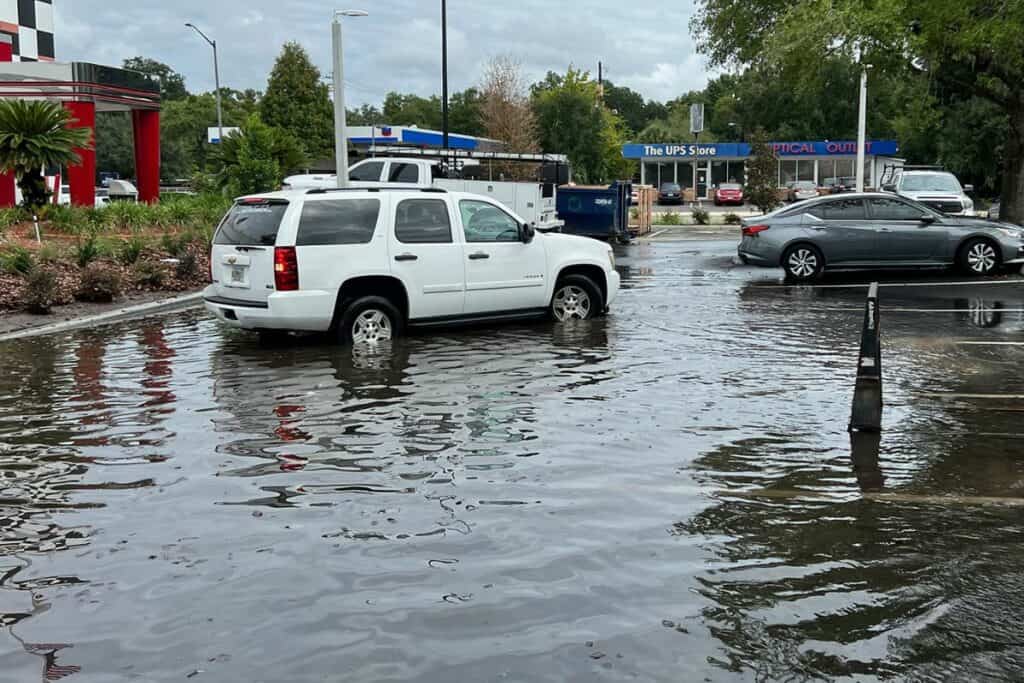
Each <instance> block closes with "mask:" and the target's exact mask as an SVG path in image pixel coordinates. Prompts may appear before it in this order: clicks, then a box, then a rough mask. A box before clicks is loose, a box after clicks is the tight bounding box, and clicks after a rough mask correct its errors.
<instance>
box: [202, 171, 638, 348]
mask: <svg viewBox="0 0 1024 683" xmlns="http://www.w3.org/2000/svg"><path fill="white" fill-rule="evenodd" d="M210 262H211V271H212V279H213V284H211V285H210V286H209V287H207V288H206V290H205V291H204V292H203V298H204V300H205V304H206V308H207V309H208V310H209V311H210V312H212V313H213V314H214V315H215V316H217V318H219V319H220V320H222V321H224V322H225V323H227V324H229V325H233V326H235V327H240V328H243V329H247V330H255V331H257V332H260V333H261V336H264V337H274V336H279V335H280V333H281V332H287V331H310V332H327V331H330V332H333V333H334V334H335V335H336V336H337V338H338V339H339V341H341V342H343V343H348V342H356V343H362V342H369V343H375V342H380V341H384V340H387V339H390V338H392V337H394V336H397V335H400V334H401V333H402V332H403V330H404V329H405V328H406V327H407V326H424V325H437V324H445V323H455V322H467V321H473V320H490V319H497V318H527V317H533V316H544V315H549V316H551V317H552V318H554V319H556V320H559V321H567V320H571V319H588V318H593V317H595V316H597V315H600V314H602V313H604V311H605V310H606V309H607V307H608V306H609V304H611V303H612V302H613V301H614V300H615V297H616V295H617V294H618V291H619V275H618V273H617V272H616V271H615V259H614V256H613V254H612V249H611V247H610V246H609V245H607V244H605V243H603V242H598V241H595V240H591V239H588V238H584V237H576V236H570V235H562V234H556V233H543V232H538V231H536V230H535V229H534V228H533V226H532V225H530V224H528V223H526V222H524V221H523V220H522V219H521V218H519V217H518V216H516V215H515V214H513V213H511V212H510V211H509V210H508V209H506V208H505V207H503V206H502V205H501V204H499V203H498V202H497V201H495V200H492V199H490V198H489V197H484V196H481V195H474V194H469V193H463V192H447V191H445V190H440V189H437V188H386V187H382V188H352V189H334V190H327V189H324V190H308V191H294V190H293V191H283V192H273V193H268V194H262V195H256V196H251V197H243V198H241V199H238V200H237V201H236V202H235V204H234V206H233V207H232V208H231V209H230V210H229V211H228V214H227V215H226V216H225V217H224V219H223V221H221V224H220V226H219V228H218V229H217V232H216V234H215V236H214V240H213V247H212V253H211V259H210Z"/></svg>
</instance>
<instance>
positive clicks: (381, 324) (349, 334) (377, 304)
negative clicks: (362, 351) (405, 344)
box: [337, 296, 405, 344]
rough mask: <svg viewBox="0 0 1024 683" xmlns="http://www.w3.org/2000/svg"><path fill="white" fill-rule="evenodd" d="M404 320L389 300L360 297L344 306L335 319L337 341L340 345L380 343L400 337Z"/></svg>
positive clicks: (375, 297)
mask: <svg viewBox="0 0 1024 683" xmlns="http://www.w3.org/2000/svg"><path fill="white" fill-rule="evenodd" d="M404 329H405V320H404V319H403V318H402V314H401V312H400V311H399V310H398V308H397V307H396V306H395V305H394V304H393V303H391V301H389V300H388V299H385V298H384V297H381V296H364V297H360V298H358V299H356V300H354V301H352V302H351V303H349V304H348V306H347V307H346V308H345V312H344V313H343V314H342V316H341V320H340V321H339V322H338V327H337V335H338V340H339V341H340V342H341V343H343V344H379V343H381V342H387V341H391V340H392V339H394V338H395V337H398V336H401V334H402V332H403V331H404Z"/></svg>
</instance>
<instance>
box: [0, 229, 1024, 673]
mask: <svg viewBox="0 0 1024 683" xmlns="http://www.w3.org/2000/svg"><path fill="white" fill-rule="evenodd" d="M734 250H735V241H733V240H728V239H726V240H705V241H663V240H653V241H644V242H639V243H636V244H634V245H631V246H627V247H622V248H619V250H618V264H619V269H620V271H621V274H622V276H623V286H624V289H623V292H622V294H621V297H620V299H619V301H618V302H616V305H615V306H614V308H613V309H612V311H611V314H610V315H609V316H607V317H606V318H603V319H599V320H594V321H588V322H585V323H578V324H574V325H568V326H557V325H554V324H550V323H544V322H541V323H536V324H528V325H523V324H516V325H507V326H497V327H488V328H469V329H459V330H445V331H442V332H440V333H437V332H435V333H431V334H429V335H427V334H420V335H416V336H413V337H411V338H409V339H405V340H402V341H400V342H398V343H396V344H394V345H393V346H391V347H388V348H384V349H379V350H377V351H372V352H371V351H367V350H353V349H341V348H336V347H333V346H331V345H329V344H327V343H325V342H323V340H318V339H315V338H314V339H309V340H305V341H302V342H297V343H295V344H293V345H290V346H287V347H277V348H266V347H261V346H260V345H258V344H257V342H256V340H255V338H254V337H253V336H251V335H248V334H245V333H241V332H237V331H233V330H229V329H227V328H224V327H221V326H219V325H218V324H217V323H216V322H215V321H213V320H212V319H210V318H209V317H208V316H207V315H206V314H205V313H203V312H201V311H196V310H192V311H186V312H180V313H176V314H171V315H166V316H156V317H152V318H148V319H144V320H135V321H129V322H123V323H119V324H116V325H111V326H106V327H100V328H94V329H89V330H80V331H75V332H70V333H66V334H62V335H55V336H48V337H39V338H34V339H28V340H19V341H14V342H8V343H4V344H0V359H2V361H3V362H2V363H0V482H2V484H0V681H4V682H6V681H11V682H17V683H21V682H22V681H33V680H35V681H38V680H69V681H75V682H79V681H81V682H85V681H90V682H91V681H95V682H100V681H102V682H104V683H107V682H110V681H136V680H141V681H178V680H198V681H201V680H210V681H322V680H345V681H348V680H352V681H601V680H607V681H618V680H644V681H701V680H707V681H751V680H757V681H775V680H787V681H803V680H808V681H810V680H843V679H845V680H858V681H869V680H935V681H940V680H941V681H945V680H1021V679H1022V678H1024V628H1022V626H1021V624H1022V623H1024V598H1022V597H1021V596H1022V595H1024V590H1022V589H1024V572H1022V570H1021V566H1022V560H1024V550H1022V547H1024V546H1022V545H1021V541H1022V540H1024V516H1022V513H1024V449H1022V447H1021V438H1022V436H1024V428H1022V427H1021V425H1022V424H1024V422H1022V417H1024V373H1022V372H1021V364H1022V362H1024V345H1022V344H1024V280H1022V279H1021V277H1020V276H1006V277H1002V278H996V279H992V280H985V281H980V282H976V281H968V280H965V279H964V278H962V277H960V276H958V275H956V274H953V273H945V272H927V273H885V274H878V275H875V276H872V277H868V276H860V275H859V276H851V275H830V276H829V277H828V278H826V280H825V281H823V282H822V283H821V285H820V286H815V287H793V286H790V285H788V284H786V283H785V282H783V281H782V279H781V272H780V271H774V270H760V269H755V268H750V267H746V266H740V265H737V264H736V262H735V261H734V259H733V254H734ZM873 278H877V279H880V280H881V281H882V283H883V286H882V288H881V297H882V299H881V308H882V335H883V364H884V373H885V382H886V384H885V398H886V407H885V414H884V432H883V433H882V435H881V437H880V438H877V439H875V438H872V437H858V438H857V439H855V440H851V437H850V435H849V434H848V433H847V429H846V427H847V421H848V418H849V411H850V402H851V398H852V389H853V380H854V374H855V371H856V358H857V349H858V342H859V332H860V326H861V321H862V316H863V306H864V297H865V294H866V291H867V283H868V282H869V281H870V280H871V279H873ZM960 283H966V284H960Z"/></svg>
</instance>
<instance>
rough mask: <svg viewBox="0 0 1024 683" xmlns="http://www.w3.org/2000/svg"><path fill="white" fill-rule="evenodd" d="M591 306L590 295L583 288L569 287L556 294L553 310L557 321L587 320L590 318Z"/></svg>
mask: <svg viewBox="0 0 1024 683" xmlns="http://www.w3.org/2000/svg"><path fill="white" fill-rule="evenodd" d="M590 306H591V303H590V295H589V294H587V293H586V291H584V290H583V288H582V287H577V286H576V285H569V286H567V287H562V288H561V289H559V290H558V291H557V292H556V293H555V299H554V302H553V303H552V310H553V311H554V313H555V319H556V320H560V321H564V320H586V319H587V318H588V317H590Z"/></svg>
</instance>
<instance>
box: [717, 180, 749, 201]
mask: <svg viewBox="0 0 1024 683" xmlns="http://www.w3.org/2000/svg"><path fill="white" fill-rule="evenodd" d="M743 201H744V199H743V186H742V185H740V184H739V183H722V184H721V185H719V186H718V187H717V188H715V206H722V205H723V204H735V205H737V206H742V205H743Z"/></svg>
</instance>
